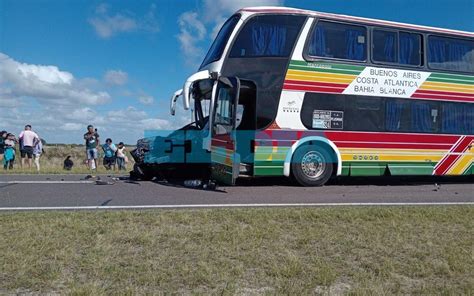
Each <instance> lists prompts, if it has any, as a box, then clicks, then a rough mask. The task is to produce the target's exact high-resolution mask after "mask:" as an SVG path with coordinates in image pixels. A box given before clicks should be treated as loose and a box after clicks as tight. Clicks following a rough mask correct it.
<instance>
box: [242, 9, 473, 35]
mask: <svg viewBox="0 0 474 296" xmlns="http://www.w3.org/2000/svg"><path fill="white" fill-rule="evenodd" d="M239 12H247V13H251V14H253V13H271V14H279V13H281V14H288V13H290V14H304V15H308V16H314V17H324V18H327V19H333V20H340V21H356V22H362V23H367V24H373V25H381V26H393V27H399V28H406V29H412V30H419V31H428V32H436V33H443V34H450V35H457V36H464V37H471V38H472V37H474V33H473V32H467V31H459V30H450V29H444V28H436V27H429V26H420V25H413V24H406V23H398V22H392V21H384V20H378V19H370V18H363V17H356V16H349V15H342V14H334V13H325V12H317V11H311V10H304V9H298V8H290V7H279V6H260V7H246V8H242V9H240V10H239Z"/></svg>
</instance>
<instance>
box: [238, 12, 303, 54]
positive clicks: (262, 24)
mask: <svg viewBox="0 0 474 296" xmlns="http://www.w3.org/2000/svg"><path fill="white" fill-rule="evenodd" d="M304 20H305V17H304V16H294V15H291V16H290V15H262V16H255V17H253V18H251V19H250V20H249V21H248V22H247V23H246V24H245V26H244V28H243V29H242V30H241V32H240V33H239V36H238V37H237V39H236V40H235V43H234V45H233V47H232V50H231V52H230V55H229V57H230V58H244V57H288V56H289V55H290V54H291V51H292V50H293V46H294V44H295V42H296V37H297V36H298V33H299V31H300V29H301V26H302V25H303V22H304Z"/></svg>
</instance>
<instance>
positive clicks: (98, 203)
mask: <svg viewBox="0 0 474 296" xmlns="http://www.w3.org/2000/svg"><path fill="white" fill-rule="evenodd" d="M85 176H86V175H0V209H10V208H23V207H28V208H36V207H111V208H114V207H117V206H120V207H122V206H123V207H127V206H174V205H177V206H183V205H190V206H193V205H201V206H207V205H209V206H213V205H254V204H256V205H262V204H269V205H272V204H273V205H275V204H317V205H321V204H341V203H342V204H345V203H348V204H349V203H351V204H365V203H368V204H372V203H377V204H378V203H384V204H392V203H397V204H398V203H474V180H473V179H472V178H470V179H469V178H461V179H459V178H455V179H453V178H448V179H433V178H401V179H400V178H355V179H354V178H346V179H339V180H335V181H333V182H332V183H331V184H329V185H327V186H324V187H319V188H304V187H298V186H294V185H293V184H292V183H290V182H289V181H288V179H286V178H270V179H269V178H262V179H258V180H256V181H242V182H240V183H239V184H238V185H237V186H234V187H224V186H220V187H218V188H217V190H215V191H210V190H202V189H193V188H186V187H183V186H182V184H180V183H166V182H153V181H151V182H145V181H143V182H142V181H139V182H134V181H129V180H113V179H112V177H110V176H109V177H108V176H100V178H101V181H105V182H109V184H110V185H97V184H96V183H95V179H85ZM112 183H113V184H112Z"/></svg>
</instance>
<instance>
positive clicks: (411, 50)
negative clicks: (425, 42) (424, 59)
mask: <svg viewBox="0 0 474 296" xmlns="http://www.w3.org/2000/svg"><path fill="white" fill-rule="evenodd" d="M399 52H400V64H402V65H411V66H421V35H420V34H413V33H406V32H400V34H399Z"/></svg>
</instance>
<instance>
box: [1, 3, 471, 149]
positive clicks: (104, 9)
mask: <svg viewBox="0 0 474 296" xmlns="http://www.w3.org/2000/svg"><path fill="white" fill-rule="evenodd" d="M448 3H449V5H448ZM258 5H276V6H287V7H296V8H303V9H309V10H316V11H321V12H331V13H338V14H348V15H354V16H362V17H369V18H378V19H384V20H391V21H398V22H406V23H412V24H419V25H428V26H435V27H443V28H449V29H457V30H463V31H471V32H472V31H474V17H473V15H474V0H451V1H446V0H387V1H385V0H378V1H373V0H308V1H301V0H300V1H296V0H189V1H185V0H174V1H171V0H154V1H153V0H123V1H97V0H94V1H87V0H81V1H79V0H0V130H7V131H9V132H13V133H15V134H16V135H18V134H19V132H20V131H21V130H22V128H23V127H24V126H25V125H26V124H31V125H32V126H33V129H34V130H35V131H36V132H37V133H38V134H39V135H40V136H41V137H42V138H44V139H45V140H46V141H47V142H48V143H82V142H83V137H82V135H83V134H84V133H85V129H86V126H87V125H88V124H93V125H94V126H96V127H97V128H98V131H99V134H100V135H101V137H102V138H109V137H110V138H112V139H113V140H114V142H119V141H123V142H125V143H129V144H134V143H136V141H137V140H138V139H139V138H141V137H143V135H144V131H145V130H154V129H159V130H173V129H176V128H178V127H180V126H183V125H184V124H186V123H187V122H190V116H189V114H188V113H187V112H184V111H183V110H182V108H180V106H178V107H177V109H178V110H177V114H176V116H174V117H173V116H170V115H169V99H170V97H171V95H172V93H173V92H174V91H175V90H177V89H179V88H181V87H182V85H183V82H184V81H185V79H186V78H187V77H188V76H189V75H191V74H192V73H194V72H195V71H196V70H197V68H198V66H199V64H200V63H201V61H202V59H203V57H204V55H205V54H206V52H207V49H208V48H209V46H210V44H211V43H212V40H213V38H214V37H215V35H216V32H217V31H218V29H219V28H220V25H221V24H222V23H223V22H224V21H225V19H226V18H228V17H229V16H231V15H232V14H233V13H234V12H235V11H236V10H238V9H239V8H241V7H248V6H258Z"/></svg>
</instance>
